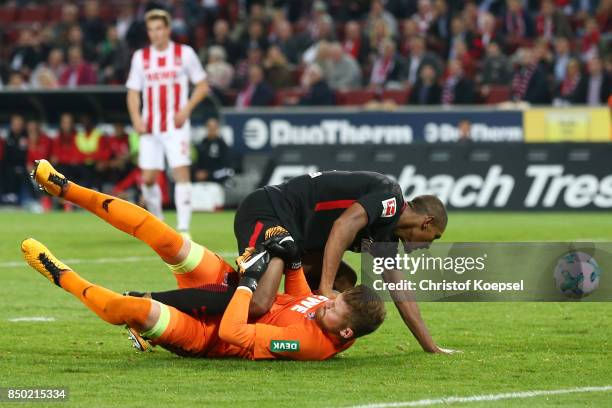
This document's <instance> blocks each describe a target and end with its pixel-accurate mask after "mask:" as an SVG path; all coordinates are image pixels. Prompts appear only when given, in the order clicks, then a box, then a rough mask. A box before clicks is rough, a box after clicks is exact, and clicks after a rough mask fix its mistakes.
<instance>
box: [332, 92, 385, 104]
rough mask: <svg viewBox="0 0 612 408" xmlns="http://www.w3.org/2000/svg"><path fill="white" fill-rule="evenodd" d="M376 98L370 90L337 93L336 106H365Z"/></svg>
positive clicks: (374, 93)
mask: <svg viewBox="0 0 612 408" xmlns="http://www.w3.org/2000/svg"><path fill="white" fill-rule="evenodd" d="M375 96H376V92H375V91H373V90H370V89H354V90H350V91H337V92H336V104H338V105H365V104H366V103H368V102H370V101H371V100H373V99H374V97H375Z"/></svg>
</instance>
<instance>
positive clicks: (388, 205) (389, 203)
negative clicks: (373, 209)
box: [381, 197, 397, 217]
mask: <svg viewBox="0 0 612 408" xmlns="http://www.w3.org/2000/svg"><path fill="white" fill-rule="evenodd" d="M382 206H383V210H382V214H381V217H393V216H394V215H395V212H396V211H397V203H396V201H395V197H393V198H390V199H388V200H383V202H382Z"/></svg>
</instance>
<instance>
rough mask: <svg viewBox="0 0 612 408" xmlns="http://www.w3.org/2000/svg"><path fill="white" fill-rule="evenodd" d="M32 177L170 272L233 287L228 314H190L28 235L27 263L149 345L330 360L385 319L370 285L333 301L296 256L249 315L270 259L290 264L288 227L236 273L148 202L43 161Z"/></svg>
mask: <svg viewBox="0 0 612 408" xmlns="http://www.w3.org/2000/svg"><path fill="white" fill-rule="evenodd" d="M33 177H34V178H35V180H36V182H37V183H38V184H40V186H41V187H42V188H43V189H44V190H45V191H46V192H48V193H49V194H51V195H55V196H61V197H63V198H64V199H65V200H68V201H70V202H73V203H75V204H77V205H79V206H81V207H83V208H84V209H86V210H88V211H90V212H92V213H94V214H96V215H97V216H99V217H100V218H102V219H103V220H105V221H107V222H108V223H110V224H111V225H113V226H115V227H116V228H118V229H120V230H122V231H124V232H127V233H129V234H131V235H134V236H135V237H137V238H138V239H140V240H142V241H144V242H145V243H147V244H148V245H149V246H150V247H151V248H152V249H153V250H154V251H155V252H157V254H158V255H159V256H160V257H161V258H162V260H163V261H164V262H165V263H166V264H167V265H168V266H169V267H170V269H171V270H172V271H173V273H174V276H175V277H176V280H177V283H178V286H179V288H182V289H184V290H189V289H190V288H191V289H194V288H198V290H200V291H201V293H204V294H206V293H209V294H210V295H211V296H213V295H214V294H215V293H217V294H218V293H230V294H231V301H230V302H229V305H227V308H226V309H225V311H224V312H223V314H222V315H217V316H214V315H211V313H205V315H204V316H198V315H197V313H185V311H181V310H179V309H177V308H175V307H173V306H170V305H168V304H165V303H163V302H160V301H158V300H155V299H151V298H146V297H135V296H122V295H120V294H118V293H115V292H113V291H111V290H108V289H105V288H103V287H101V286H98V285H95V284H92V283H90V282H88V281H87V280H85V279H83V278H82V277H81V276H79V275H78V274H77V273H76V272H75V271H73V270H72V269H71V268H70V267H69V266H67V265H65V264H64V263H62V262H61V261H60V260H58V259H57V258H56V257H55V256H54V255H53V254H52V253H51V252H50V251H49V250H48V249H47V248H46V247H45V246H44V245H42V244H41V243H39V242H37V241H35V240H34V239H27V240H25V241H24V242H23V243H22V251H23V253H24V257H25V259H26V261H27V262H28V263H29V264H30V266H32V267H33V268H34V269H36V270H37V271H38V272H40V273H41V274H42V275H44V276H45V277H47V278H48V279H49V280H50V281H52V282H53V283H55V284H56V285H58V286H60V287H62V288H63V289H64V290H66V291H68V292H70V293H71V294H73V295H74V296H75V297H77V298H78V299H79V300H80V301H81V302H83V304H85V306H87V307H88V308H89V309H91V310H92V311H93V312H94V313H96V314H97V315H98V316H99V317H100V318H102V319H103V320H105V321H106V322H109V323H111V324H115V325H119V324H122V325H123V324H125V325H128V326H129V327H130V328H131V329H132V331H134V332H136V333H138V335H139V336H142V338H144V339H146V340H148V341H149V342H150V343H152V344H153V345H160V346H162V347H164V348H166V349H168V350H170V351H172V352H175V353H176V354H180V355H189V356H199V357H228V356H236V357H242V358H248V359H274V358H287V359H295V360H324V359H327V358H330V357H332V356H334V355H335V354H337V353H339V352H341V351H342V350H345V349H346V348H348V347H350V346H351V345H352V344H353V343H354V339H355V338H357V337H360V336H362V335H365V334H368V333H370V332H372V331H374V330H376V328H378V326H379V325H380V324H381V323H382V321H383V320H384V317H385V308H384V304H383V302H382V301H381V300H380V298H379V297H378V296H377V295H376V294H375V293H373V292H372V291H371V290H370V289H368V288H367V287H364V286H357V287H355V288H353V289H350V290H348V291H346V292H344V293H342V294H341V295H339V296H338V297H337V298H336V299H334V300H329V299H327V298H326V297H323V296H318V295H314V294H313V293H312V292H311V291H310V288H309V287H308V285H307V283H306V281H305V279H304V275H303V272H302V270H301V268H300V267H299V265H297V264H295V263H292V265H293V266H295V267H297V269H287V270H286V271H285V294H283V295H276V296H274V295H272V298H273V299H274V301H273V303H272V305H271V307H270V309H269V310H268V311H267V312H265V313H263V315H261V316H258V317H257V318H252V319H251V320H249V310H250V309H253V308H252V307H251V306H252V303H253V302H254V303H255V304H257V303H258V302H257V297H258V296H259V297H261V296H263V297H264V298H268V297H270V293H273V294H275V292H276V291H277V289H278V286H279V283H280V279H281V276H280V274H278V275H270V274H265V275H264V271H265V270H266V268H267V266H268V263H271V262H284V261H283V259H282V258H283V257H285V256H286V252H284V251H286V245H285V244H286V243H288V242H291V237H290V236H289V235H288V234H287V233H286V231H284V230H282V229H276V230H275V229H271V230H270V231H269V232H268V234H267V235H268V238H269V239H268V240H267V241H266V243H265V244H264V247H263V248H258V249H257V250H255V249H253V248H250V249H249V250H247V251H245V253H244V254H243V255H242V256H241V257H239V258H238V259H237V263H238V264H239V271H238V272H236V271H235V270H234V269H233V268H232V267H231V266H230V265H229V264H228V263H226V262H225V261H224V260H223V259H221V258H220V257H219V256H218V255H216V254H214V253H213V252H211V251H210V250H208V249H207V248H204V247H203V246H201V245H198V244H197V243H195V242H193V241H191V240H187V239H184V238H183V237H182V236H181V235H180V234H179V233H178V232H176V231H174V230H173V229H172V228H170V227H169V226H167V225H166V224H164V223H163V222H161V221H159V220H158V219H157V218H155V217H154V216H153V215H151V214H150V213H148V212H147V211H146V210H144V209H142V208H140V207H138V206H136V205H133V204H131V203H128V202H126V201H123V200H121V199H118V198H115V197H112V196H109V195H105V194H101V193H98V192H96V191H93V190H89V189H87V188H84V187H81V186H79V185H77V184H75V183H73V182H70V181H68V180H67V179H66V178H65V177H64V176H63V175H62V174H60V173H58V172H57V171H56V170H55V169H54V168H53V167H52V166H51V165H50V164H49V163H48V162H47V161H46V160H41V161H40V162H38V163H37V165H36V167H35V169H34V171H33ZM260 294H261V296H260ZM262 302H263V303H265V302H266V300H265V299H264V300H263V301H260V302H259V303H260V304H261V303H262ZM202 305H206V301H203V302H202ZM262 312H263V311H261V312H259V313H258V314H261V313H262ZM139 336H137V337H138V338H140V337H139Z"/></svg>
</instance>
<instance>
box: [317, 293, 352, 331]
mask: <svg viewBox="0 0 612 408" xmlns="http://www.w3.org/2000/svg"><path fill="white" fill-rule="evenodd" d="M349 314H350V309H349V307H348V305H347V304H346V302H345V301H344V299H343V297H342V294H340V295H338V297H336V298H335V299H330V300H328V301H327V302H325V303H324V304H323V306H321V307H319V308H318V309H317V311H316V313H315V319H316V320H317V322H318V323H319V325H321V327H322V328H323V329H325V331H329V332H332V333H339V332H340V331H341V330H343V329H346V322H347V321H348V317H349Z"/></svg>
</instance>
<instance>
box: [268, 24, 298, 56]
mask: <svg viewBox="0 0 612 408" xmlns="http://www.w3.org/2000/svg"><path fill="white" fill-rule="evenodd" d="M272 44H274V45H276V46H278V47H279V48H280V50H281V52H282V53H283V54H284V55H285V57H286V58H287V61H288V62H289V63H291V64H297V63H299V61H300V56H299V47H298V43H297V39H296V38H295V37H294V36H293V28H292V27H291V24H290V23H289V22H288V21H287V20H281V21H279V22H278V23H277V24H276V25H275V32H274V39H273V40H272Z"/></svg>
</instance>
